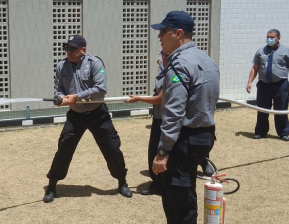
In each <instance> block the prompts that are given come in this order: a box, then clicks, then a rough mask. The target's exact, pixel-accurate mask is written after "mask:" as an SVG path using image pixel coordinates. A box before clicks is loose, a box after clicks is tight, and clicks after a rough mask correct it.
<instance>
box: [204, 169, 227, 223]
mask: <svg viewBox="0 0 289 224" xmlns="http://www.w3.org/2000/svg"><path fill="white" fill-rule="evenodd" d="M225 175H226V174H222V175H217V176H212V177H211V181H210V182H207V183H205V186H204V187H205V195H204V224H225V203H226V199H225V200H224V198H223V196H224V187H223V185H222V184H220V183H217V182H216V181H217V180H218V177H220V176H225Z"/></svg>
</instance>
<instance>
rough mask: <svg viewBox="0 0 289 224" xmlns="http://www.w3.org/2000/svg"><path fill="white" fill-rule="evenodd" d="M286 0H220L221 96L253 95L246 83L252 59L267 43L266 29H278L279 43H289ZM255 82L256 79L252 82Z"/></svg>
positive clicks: (252, 96) (254, 89) (288, 5)
mask: <svg viewBox="0 0 289 224" xmlns="http://www.w3.org/2000/svg"><path fill="white" fill-rule="evenodd" d="M288 11H289V4H288V0H279V1H275V2H272V1H271V0H254V1H252V0H222V5H221V26H220V56H219V57H220V59H219V65H220V66H219V67H220V71H221V96H223V97H228V98H233V99H250V98H253V99H254V98H255V97H256V87H255V85H253V89H252V92H251V94H250V95H249V94H248V93H247V92H246V86H247V82H248V77H249V73H250V70H251V68H252V59H253V57H254V55H255V53H256V51H257V49H259V48H261V47H263V46H265V45H266V42H265V41H266V35H267V31H268V30H270V29H272V28H275V29H278V30H279V31H280V32H281V40H280V42H281V43H282V44H284V45H287V46H289V23H288V21H289V20H288V19H289V14H288ZM255 82H256V81H255Z"/></svg>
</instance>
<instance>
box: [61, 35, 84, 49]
mask: <svg viewBox="0 0 289 224" xmlns="http://www.w3.org/2000/svg"><path fill="white" fill-rule="evenodd" d="M67 45H71V46H72V47H86V40H85V39H84V37H83V36H81V35H72V36H70V37H69V38H68V41H67V43H64V44H63V46H67Z"/></svg>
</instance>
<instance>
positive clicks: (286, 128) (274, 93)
mask: <svg viewBox="0 0 289 224" xmlns="http://www.w3.org/2000/svg"><path fill="white" fill-rule="evenodd" d="M272 100H273V102H274V105H273V108H274V110H288V80H287V79H284V80H281V81H279V82H272V83H270V84H268V83H265V82H262V81H259V82H258V83H257V105H258V107H262V108H265V109H271V107H272ZM268 117H269V114H267V113H262V112H259V111H258V114H257V124H256V127H255V134H256V135H261V136H262V137H264V136H265V135H266V134H267V133H268V131H269V120H268ZM274 121H275V128H276V132H277V134H278V135H279V136H287V135H288V134H289V125H288V116H287V114H285V115H274Z"/></svg>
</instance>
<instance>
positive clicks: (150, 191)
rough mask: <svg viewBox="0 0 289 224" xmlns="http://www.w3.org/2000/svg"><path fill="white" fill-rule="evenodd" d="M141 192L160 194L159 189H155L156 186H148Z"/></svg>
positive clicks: (143, 193) (144, 193)
mask: <svg viewBox="0 0 289 224" xmlns="http://www.w3.org/2000/svg"><path fill="white" fill-rule="evenodd" d="M141 194H142V195H153V194H157V195H161V191H160V189H157V188H148V189H144V190H142V191H141Z"/></svg>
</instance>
